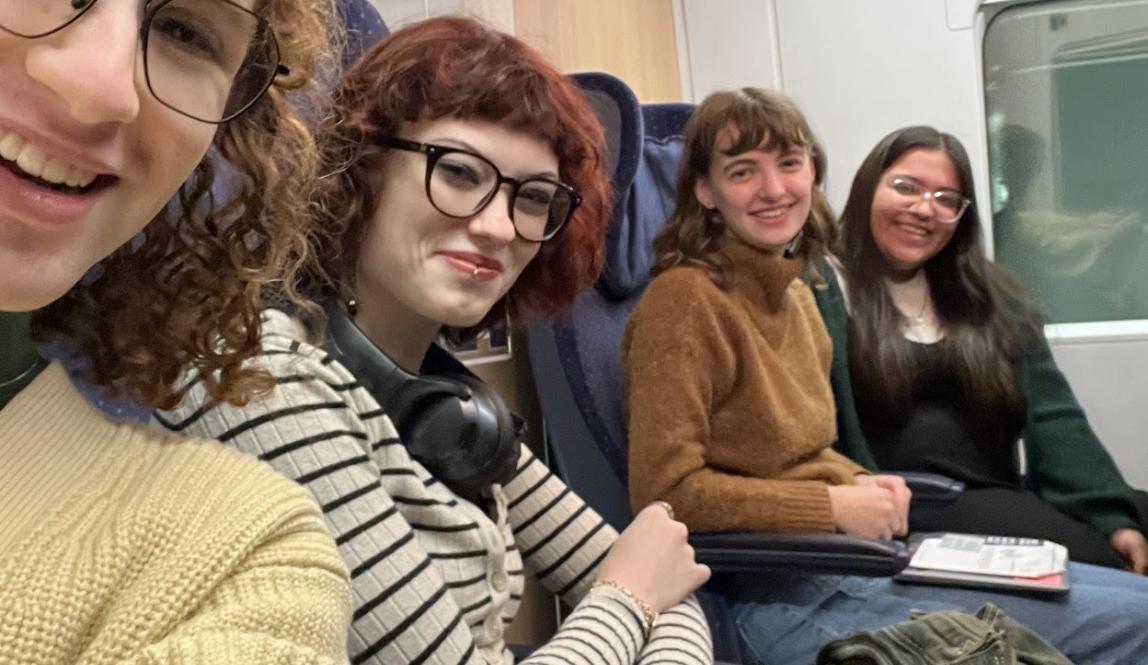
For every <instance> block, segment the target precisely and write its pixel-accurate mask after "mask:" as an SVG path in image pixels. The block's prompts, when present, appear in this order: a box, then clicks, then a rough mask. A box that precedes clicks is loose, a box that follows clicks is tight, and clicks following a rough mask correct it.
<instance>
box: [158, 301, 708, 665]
mask: <svg viewBox="0 0 1148 665" xmlns="http://www.w3.org/2000/svg"><path fill="white" fill-rule="evenodd" d="M303 339H304V335H303V334H302V330H301V328H300V327H299V326H298V324H297V323H296V322H295V321H293V320H292V319H290V318H289V317H288V316H287V315H286V314H284V313H282V312H278V311H275V310H270V311H268V312H266V313H265V315H264V337H263V346H264V349H263V351H264V352H263V355H261V356H259V358H258V359H257V362H260V363H262V364H263V366H264V367H265V368H266V369H267V370H269V371H270V372H271V374H272V375H273V376H274V377H275V380H276V385H275V387H274V389H273V390H272V391H271V393H270V394H268V395H267V396H266V397H263V398H260V399H258V400H254V401H252V402H251V403H249V404H247V405H245V406H242V407H235V406H231V405H226V404H224V405H209V404H206V402H205V400H206V392H205V391H204V390H203V387H202V385H201V384H200V383H198V382H193V383H192V385H191V387H190V388H189V389H188V391H187V393H186V395H185V397H184V399H183V400H182V402H181V403H180V404H179V405H178V406H177V407H176V408H175V409H173V410H170V411H163V412H158V413H156V414H155V415H156V420H157V421H158V422H159V423H160V424H162V425H164V426H165V427H167V428H168V429H172V430H176V431H180V432H184V433H186V434H189V435H195V436H204V437H212V438H217V439H219V440H221V441H223V442H224V443H227V444H229V445H232V446H235V447H236V448H238V449H240V450H242V451H243V452H245V453H248V454H251V455H255V456H257V457H259V458H260V459H262V460H264V461H266V462H268V463H269V464H271V466H272V467H274V468H275V469H276V470H277V471H279V472H280V473H282V474H284V475H286V476H288V477H290V478H292V479H294V480H296V481H297V482H299V483H301V484H303V485H305V486H306V487H307V488H308V489H310V490H311V492H312V494H313V495H314V496H315V498H316V500H317V501H318V502H319V505H320V506H321V508H322V510H323V514H324V516H325V517H326V520H327V523H328V525H329V526H330V529H331V532H332V534H333V535H334V537H335V540H336V542H337V544H338V546H339V551H340V553H341V554H342V556H343V559H344V561H345V562H346V563H347V568H348V569H349V571H350V574H351V578H352V589H353V593H354V596H355V598H354V600H355V613H354V618H353V621H352V625H351V629H350V632H349V635H348V649H349V652H350V655H351V662H352V663H372V664H375V663H377V664H383V663H385V664H387V665H399V664H401V663H434V664H442V665H448V664H449V665H457V664H460V663H465V664H479V663H488V664H489V663H503V664H504V663H511V662H513V661H512V658H511V656H510V653H509V651H508V650H507V649H506V648H505V642H504V640H503V632H504V630H505V627H506V626H507V625H508V624H509V623H510V622H511V620H512V619H513V618H514V616H515V613H516V612H517V611H518V607H519V602H520V600H521V594H522V589H523V584H524V578H523V574H524V569H529V570H530V571H531V573H532V574H534V575H536V576H537V577H538V578H539V580H540V582H541V583H542V584H543V586H545V587H546V588H548V589H549V590H551V591H552V592H554V593H555V594H557V595H559V596H560V597H561V598H562V600H563V601H564V602H565V603H566V604H568V605H569V606H571V607H573V608H574V609H573V611H572V612H571V614H570V615H569V617H568V618H567V619H566V621H565V622H564V623H563V625H562V627H561V628H560V629H559V630H558V632H557V634H556V635H555V636H554V637H553V638H552V639H551V640H550V641H549V642H548V643H546V644H545V645H543V646H542V647H540V648H539V649H538V650H537V651H536V652H535V653H534V654H533V655H531V656H530V657H529V658H528V659H527V660H526V661H524V663H529V664H530V665H535V664H538V665H541V664H543V663H571V664H580V663H586V664H587V665H590V664H592V665H614V664H617V665H631V664H634V663H638V664H641V665H646V664H652V663H683V664H687V665H708V664H709V663H711V662H712V660H713V658H712V655H711V654H712V649H711V644H710V636H709V632H708V630H707V628H706V624H705V620H704V618H703V616H702V613H701V610H700V608H699V607H698V605H697V603H696V601H695V600H694V599H693V598H689V599H687V601H686V602H683V603H682V604H680V605H678V606H676V607H674V608H671V609H670V610H668V611H666V612H663V613H662V614H661V616H660V617H659V619H658V621H657V623H656V624H655V627H654V630H653V631H652V634H651V635H650V638H649V640H646V639H645V638H644V636H643V634H642V623H641V620H640V618H639V616H640V615H639V610H638V608H637V607H635V606H634V605H633V604H632V602H631V601H630V600H629V599H628V598H626V597H625V596H624V595H622V594H620V593H618V592H617V591H615V590H613V589H611V588H609V587H597V588H595V589H594V590H593V591H591V590H590V584H591V582H592V581H593V580H594V577H595V571H596V569H597V567H598V564H599V563H600V562H601V561H602V559H603V558H604V557H605V555H606V553H607V551H608V550H609V548H610V546H611V544H612V543H613V542H614V540H615V538H617V533H616V532H615V531H614V530H613V529H612V528H611V527H610V526H609V525H607V524H606V523H605V522H604V521H603V520H602V518H601V517H599V516H598V515H597V513H595V512H594V511H593V510H591V509H590V508H589V507H588V506H587V505H586V504H585V503H584V502H583V501H582V500H581V499H580V498H578V497H577V496H576V495H575V494H574V493H573V492H571V490H570V489H569V488H568V487H566V485H565V484H564V483H563V482H562V481H561V480H559V479H558V478H557V477H555V476H554V475H553V474H552V473H551V472H550V470H549V469H548V468H547V467H546V466H545V465H544V464H543V463H542V462H541V461H540V460H538V459H537V458H536V457H535V456H534V455H533V454H532V453H531V452H530V451H529V450H528V449H527V448H526V447H525V446H523V447H522V453H521V456H520V459H519V463H518V469H517V472H516V474H515V476H514V478H513V480H511V481H510V482H508V483H506V485H505V486H503V487H498V486H496V487H495V488H494V492H493V494H494V502H493V503H494V505H493V506H492V507H490V509H489V513H490V514H488V512H487V511H484V510H483V509H481V508H479V507H478V506H476V505H474V504H472V503H470V502H468V501H466V500H464V499H462V498H460V497H458V496H456V495H455V494H454V493H452V492H451V491H450V490H449V489H448V488H447V487H446V486H445V485H443V484H442V483H440V482H438V481H437V480H435V478H433V477H432V476H431V475H430V474H429V473H428V472H427V471H426V469H425V468H424V467H423V466H422V465H420V464H419V463H418V462H416V461H414V460H412V459H411V458H410V457H409V456H408V455H407V452H406V449H405V448H404V447H403V445H402V442H401V441H399V439H398V437H397V434H396V431H395V429H394V427H393V426H392V424H391V421H390V419H389V418H388V417H387V415H386V414H385V413H384V412H383V411H382V409H380V407H379V404H378V402H377V401H376V400H375V399H374V398H373V397H372V396H371V395H370V394H369V393H368V392H367V391H366V390H365V389H364V388H362V387H361V386H360V385H359V383H358V382H357V381H356V380H355V377H354V376H353V375H352V374H350V372H348V370H347V369H346V368H345V367H343V366H342V365H341V364H339V363H338V362H335V361H334V360H333V359H332V358H330V357H329V356H328V355H327V354H326V353H325V352H324V351H322V350H321V349H318V348H316V347H313V346H311V345H309V344H307V343H306V342H304V341H302V340H303ZM192 381H194V379H192Z"/></svg>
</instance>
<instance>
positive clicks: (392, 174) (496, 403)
mask: <svg viewBox="0 0 1148 665" xmlns="http://www.w3.org/2000/svg"><path fill="white" fill-rule="evenodd" d="M320 139H321V141H322V146H323V148H322V149H323V151H324V152H323V155H324V157H323V159H324V165H325V168H326V172H327V173H328V174H329V175H328V176H327V177H325V178H323V179H322V180H321V181H320V182H319V183H318V187H317V191H316V192H315V194H314V197H313V213H314V214H315V219H316V221H315V225H314V230H313V239H314V250H315V255H316V259H317V261H316V263H317V264H318V267H317V268H316V269H315V271H314V274H313V275H311V282H310V286H311V288H312V289H313V290H317V291H318V296H319V300H321V301H322V302H323V304H324V308H325V312H326V319H327V321H326V324H327V325H326V331H325V337H324V340H323V342H322V343H321V344H314V345H312V344H311V343H309V342H308V338H307V335H306V329H307V328H308V325H306V324H308V323H309V324H314V319H313V318H311V319H309V320H308V319H307V318H306V317H305V318H304V321H305V323H304V322H301V321H300V320H299V319H298V318H291V317H290V316H289V315H288V314H286V313H283V312H279V311H269V312H267V313H266V315H265V317H264V338H263V339H264V356H263V357H262V358H261V360H260V362H262V363H263V364H264V366H265V367H266V368H267V369H268V370H269V371H270V372H271V374H272V375H273V376H275V377H276V386H275V387H274V388H273V390H272V391H271V392H270V394H268V395H267V396H266V397H265V398H264V399H262V400H259V401H256V402H252V403H250V404H248V405H246V406H244V407H234V406H229V405H225V404H215V403H211V402H210V401H209V400H208V398H207V394H206V392H205V391H204V390H203V389H202V388H201V382H199V381H198V380H196V379H194V378H193V379H192V380H191V381H190V382H189V387H188V389H187V391H186V397H185V399H184V400H183V402H182V403H181V404H180V405H179V406H178V407H177V408H176V409H175V410H173V411H169V412H165V413H162V414H160V418H161V421H162V422H164V423H165V424H167V425H168V426H169V427H171V428H173V429H178V430H181V431H184V432H196V433H198V434H208V435H212V436H216V437H218V438H220V439H221V440H223V441H226V442H229V443H231V444H232V445H235V446H237V447H238V448H240V449H242V450H244V451H245V452H248V453H250V454H253V455H257V456H259V457H260V458H261V459H264V460H266V461H268V462H270V463H271V464H272V465H273V466H274V467H275V468H277V469H278V470H279V471H280V472H282V473H284V474H285V475H288V476H290V477H292V478H294V479H296V480H297V481H298V482H300V483H302V484H304V485H306V486H307V487H308V488H309V489H310V490H311V491H312V492H313V493H314V494H315V496H316V498H317V499H318V501H319V503H320V505H321V506H322V508H323V511H324V514H325V516H326V518H327V521H328V524H329V526H330V527H331V530H332V532H333V534H334V536H335V539H336V542H337V543H338V544H339V547H340V551H341V553H342V554H343V557H344V559H345V561H346V562H347V564H348V567H349V569H350V572H351V576H352V586H353V589H354V593H355V602H356V611H355V615H354V621H353V623H352V627H351V633H350V640H349V647H350V651H351V654H352V661H353V662H356V663H363V662H375V663H388V664H394V663H410V662H420V663H421V662H433V663H495V662H497V663H504V662H512V656H511V655H510V652H509V650H508V649H507V648H506V645H505V643H504V640H503V631H504V628H505V626H506V625H507V624H509V622H510V621H511V619H512V618H513V617H514V615H515V613H516V612H517V610H518V605H519V602H520V600H521V594H522V589H523V583H524V579H523V577H524V568H529V569H530V570H531V572H532V573H534V574H535V575H536V576H537V577H538V578H539V580H540V581H541V582H542V584H543V585H544V586H546V587H547V588H549V589H550V590H552V591H553V592H555V593H557V594H558V595H560V596H561V597H562V599H563V600H564V601H565V602H566V603H567V604H568V605H569V606H571V607H572V608H574V609H573V611H572V612H571V614H570V616H569V617H568V619H567V620H566V622H565V623H564V625H563V626H562V628H561V629H560V630H559V631H558V635H556V636H555V637H554V639H552V640H551V641H550V642H549V643H548V644H546V645H544V646H543V647H541V648H540V649H539V650H537V651H536V652H535V653H534V655H533V656H531V657H530V658H528V660H527V662H535V659H537V662H550V661H551V660H557V661H561V662H586V663H596V664H598V663H602V664H610V663H618V664H630V663H645V662H651V661H652V660H654V659H656V660H657V661H658V662H683V663H705V662H710V661H711V660H712V657H711V655H710V643H709V635H708V632H707V629H706V626H705V622H704V619H703V617H702V615H701V612H700V610H699V608H698V606H697V604H696V602H695V601H694V600H693V599H692V598H691V597H690V593H691V592H692V591H693V590H694V589H696V588H697V587H698V586H699V585H701V584H702V583H703V582H705V580H706V579H707V577H708V576H709V570H708V569H707V568H706V567H705V566H701V565H698V564H696V563H695V562H694V559H693V551H692V550H691V549H690V547H689V545H688V544H687V542H686V528H685V526H684V525H682V524H681V523H680V522H676V521H674V519H673V514H672V513H673V511H672V509H671V508H670V507H669V505H668V504H665V503H657V504H654V505H651V506H650V507H648V508H647V509H645V510H643V511H642V512H640V513H639V515H638V516H637V518H636V519H635V520H634V523H633V524H632V525H631V526H630V527H629V528H628V529H626V530H625V531H624V532H623V533H622V534H621V535H620V536H619V535H618V534H616V533H615V532H614V531H613V530H612V529H611V528H610V527H609V526H608V525H606V524H605V522H603V520H602V519H601V518H600V517H599V516H598V515H596V514H594V512H593V511H592V510H590V509H589V508H588V507H587V506H586V504H584V503H583V502H582V500H581V499H579V498H578V497H577V496H575V495H573V494H572V493H571V491H570V490H569V489H568V488H567V487H566V486H565V485H564V484H563V483H562V482H561V481H560V480H558V479H557V478H555V477H554V476H553V475H552V474H551V473H550V472H549V470H548V469H547V468H546V467H545V465H544V464H543V463H542V462H541V461H539V460H538V459H537V458H536V457H535V456H534V455H533V454H532V453H531V452H530V451H529V450H528V449H527V448H526V447H525V446H523V445H522V443H521V434H522V431H521V425H520V422H521V421H518V420H517V418H516V417H514V416H513V415H512V414H510V413H509V412H508V411H507V410H506V408H505V406H504V405H503V404H502V403H501V400H499V399H498V397H497V395H495V394H494V393H493V392H492V391H490V390H489V389H488V388H486V387H485V386H484V385H483V384H482V383H481V381H479V380H478V379H477V378H475V377H474V376H473V375H470V374H469V373H468V372H467V371H466V369H465V368H464V367H462V366H461V364H459V363H458V362H457V361H456V360H455V359H454V358H453V356H451V355H450V353H449V352H447V351H446V350H445V348H444V347H443V346H440V344H439V342H443V343H447V344H449V343H456V342H460V341H467V340H470V339H473V338H474V336H475V335H476V334H477V333H478V331H479V330H481V329H482V328H484V327H486V326H487V325H488V324H490V323H492V322H495V321H499V320H503V319H504V318H505V317H506V316H509V318H510V319H511V320H512V321H517V320H519V319H521V318H522V317H525V316H540V315H548V314H553V313H557V312H559V311H561V310H562V309H564V308H565V307H567V306H568V305H570V304H571V302H572V301H573V299H574V297H575V296H576V294H577V293H578V292H579V291H580V290H582V289H584V288H587V287H589V286H590V285H591V284H592V282H593V280H594V279H595V278H596V277H597V274H598V271H599V270H600V268H601V265H602V245H603V236H604V233H605V227H606V222H607V217H608V210H609V207H610V194H609V185H608V179H607V175H606V173H605V167H604V164H603V142H604V141H603V137H602V130H601V128H600V126H599V125H598V123H597V121H596V119H595V117H594V115H593V112H592V110H591V109H590V107H589V105H588V104H587V102H586V101H585V99H584V98H583V97H582V95H581V94H580V92H579V91H578V90H577V88H576V87H575V86H574V85H573V84H572V83H571V82H570V81H569V80H568V79H567V78H566V77H564V76H562V75H561V74H559V73H558V72H557V71H555V70H554V68H553V67H552V66H551V65H549V64H548V63H546V61H545V60H543V59H542V57H541V56H540V55H538V54H537V53H536V52H534V51H533V50H531V49H530V48H528V47H526V46H525V45H524V44H523V43H522V42H520V41H519V40H517V39H515V38H513V37H509V36H506V35H503V34H500V33H498V32H495V31H493V30H491V29H489V28H486V27H484V26H482V25H480V24H478V23H475V22H474V21H471V20H467V19H459V18H440V19H434V20H430V21H426V22H423V23H420V24H417V25H414V26H411V27H409V28H407V29H405V30H402V31H400V32H397V33H395V34H394V35H392V36H391V37H390V38H388V39H387V40H385V41H384V42H383V43H382V44H381V45H379V46H378V47H376V48H375V49H374V50H373V51H371V52H369V53H368V54H367V55H366V56H364V58H363V59H362V60H361V61H360V62H359V63H358V64H357V65H356V66H355V67H354V68H353V69H352V70H351V71H350V72H349V73H348V74H347V76H346V78H345V79H344V80H343V82H342V83H341V85H340V87H339V88H338V90H337V91H336V94H335V97H334V109H333V112H332V113H331V114H330V117H329V118H328V120H327V121H326V122H325V123H324V126H323V127H322V128H321V130H320ZM297 314H299V313H297ZM311 328H312V329H316V328H317V327H316V326H313V325H312V326H311Z"/></svg>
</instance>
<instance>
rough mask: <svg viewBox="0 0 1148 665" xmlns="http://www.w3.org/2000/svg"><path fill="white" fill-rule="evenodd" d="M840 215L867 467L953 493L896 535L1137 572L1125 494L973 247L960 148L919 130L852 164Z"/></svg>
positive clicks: (1028, 316) (1137, 521) (1026, 309)
mask: <svg viewBox="0 0 1148 665" xmlns="http://www.w3.org/2000/svg"><path fill="white" fill-rule="evenodd" d="M841 219H842V235H841V241H840V245H839V252H838V254H837V256H838V258H839V260H840V267H841V273H842V276H843V282H844V290H845V294H846V296H847V298H846V301H847V302H848V306H849V330H850V336H849V341H848V345H849V358H850V363H849V365H850V374H851V377H852V382H853V393H854V395H855V396H856V404H857V413H858V415H859V417H860V424H861V426H862V430H863V432H864V434H865V441H866V443H867V444H868V452H871V453H872V461H873V462H875V464H876V466H877V468H881V469H885V470H918V471H934V472H938V473H942V474H945V475H948V476H952V477H954V478H957V479H960V480H963V481H964V482H965V483H966V484H967V485H968V489H967V490H966V492H965V493H964V495H963V496H962V497H961V498H960V499H958V500H957V501H956V502H955V503H953V504H951V505H922V506H919V507H917V508H916V509H915V510H914V512H913V514H912V518H911V526H912V527H913V528H914V529H915V530H923V531H958V532H960V531H965V532H975V533H986V534H996V535H1007V536H1024V537H1034V538H1047V539H1051V540H1055V541H1058V542H1061V543H1063V544H1065V545H1066V546H1067V547H1068V549H1069V553H1070V555H1071V557H1072V559H1073V560H1075V561H1083V562H1086V563H1095V564H1101V565H1107V566H1112V567H1128V568H1131V569H1132V570H1134V571H1136V572H1138V573H1145V572H1148V544H1146V543H1145V539H1144V535H1143V533H1144V522H1143V518H1142V516H1141V515H1140V514H1139V513H1138V511H1137V507H1136V505H1135V503H1134V493H1133V492H1132V491H1131V490H1130V489H1129V488H1128V486H1127V485H1126V484H1125V482H1124V479H1123V478H1122V477H1121V475H1120V472H1119V471H1118V470H1117V469H1116V466H1115V464H1114V463H1113V461H1112V458H1111V457H1110V456H1109V455H1108V453H1107V452H1106V451H1105V450H1104V447H1103V445H1102V444H1101V443H1100V441H1099V440H1098V439H1097V438H1096V435H1095V434H1094V433H1093V431H1092V429H1091V427H1089V425H1088V421H1087V419H1086V418H1085V416H1084V413H1083V411H1082V410H1081V408H1080V406H1079V404H1078V403H1077V402H1076V399H1075V397H1074V396H1073V394H1072V389H1071V388H1070V387H1069V385H1068V382H1067V381H1066V380H1065V378H1064V376H1063V375H1062V374H1061V373H1060V371H1059V370H1058V369H1057V367H1056V363H1055V361H1054V360H1053V357H1052V353H1051V351H1050V350H1049V347H1048V343H1047V341H1046V340H1045V339H1044V335H1043V333H1042V330H1041V320H1040V317H1039V315H1038V313H1037V312H1036V310H1035V307H1034V306H1033V305H1032V303H1031V302H1030V301H1029V299H1028V298H1027V297H1026V295H1025V294H1024V293H1023V292H1022V290H1021V288H1020V287H1019V285H1018V284H1017V283H1016V282H1015V281H1014V280H1013V278H1012V277H1011V276H1010V275H1008V274H1007V273H1006V272H1005V271H1004V270H1002V269H1000V268H998V267H996V266H995V265H994V264H993V263H992V262H990V261H989V260H988V259H987V258H986V257H985V255H984V253H983V251H982V250H981V245H980V241H981V223H980V219H979V217H978V209H977V200H976V192H975V188H974V187H973V182H972V168H971V167H970V165H969V158H968V155H967V154H966V153H965V150H964V147H963V146H962V145H961V143H960V141H958V140H957V139H956V137H954V136H952V135H949V134H944V133H942V132H938V131H937V130H935V129H933V128H931V127H908V128H904V129H901V130H898V131H896V132H893V133H892V134H890V135H888V136H887V137H885V138H884V139H883V140H882V141H881V142H880V143H879V144H878V145H877V146H876V147H875V148H874V149H873V151H872V152H871V153H870V154H869V156H868V157H867V158H866V159H865V161H864V162H862V164H861V167H860V168H859V169H858V171H857V175H856V177H855V178H854V181H853V187H852V190H851V191H850V194H849V199H848V202H847V203H846V205H845V210H844V212H843V214H842V218H841ZM840 315H841V313H826V316H827V317H839V316H840ZM1018 439H1019V440H1020V441H1023V451H1024V460H1025V462H1026V468H1025V474H1024V476H1023V477H1022V475H1021V470H1020V467H1019V463H1018V455H1017V451H1018V448H1017V442H1018ZM856 454H857V455H858V456H860V455H865V454H866V451H858V452H856Z"/></svg>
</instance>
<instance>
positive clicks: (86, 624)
mask: <svg viewBox="0 0 1148 665" xmlns="http://www.w3.org/2000/svg"><path fill="white" fill-rule="evenodd" d="M350 605H351V603H350V594H349V591H348V583H347V573H346V571H345V569H344V567H343V564H342V562H341V560H340V559H339V556H338V554H337V553H336V551H335V547H334V544H333V543H332V542H331V539H330V536H329V535H328V534H327V532H326V529H325V528H324V526H323V522H322V519H321V517H320V515H319V511H318V509H317V507H316V506H315V505H314V504H313V503H312V501H311V500H310V499H309V497H308V496H307V492H306V491H305V490H303V489H302V488H300V487H297V486H295V485H294V484H293V483H291V482H290V481H288V480H286V479H282V478H280V477H278V476H276V475H275V474H273V473H272V472H271V471H270V470H269V469H267V468H265V467H264V466H263V465H261V464H259V463H258V462H256V461H254V460H251V459H248V458H245V457H244V456H242V455H240V454H238V453H236V452H235V451H232V450H228V449H226V448H224V447H222V446H220V445H218V444H215V443H209V442H205V441H195V440H187V439H181V438H180V437H176V436H174V435H168V434H165V433H161V432H158V431H153V430H151V429H147V428H145V427H142V426H137V425H128V424H117V423H113V422H111V421H109V420H107V419H105V418H104V417H103V416H102V415H100V414H99V413H98V412H96V411H95V410H94V409H92V408H91V407H90V406H89V405H88V404H87V403H86V402H85V401H84V400H83V398H82V397H81V396H80V395H79V394H78V393H77V392H76V391H75V389H74V388H73V387H72V385H71V383H70V382H69V380H68V378H67V376H66V375H65V372H64V370H63V369H62V368H61V367H60V366H58V365H52V366H50V367H48V368H47V369H46V370H44V372H43V373H42V374H41V375H40V376H39V377H38V378H37V379H36V380H35V381H34V382H33V383H32V385H30V386H29V387H28V388H27V389H25V390H24V391H23V392H22V393H20V394H19V395H18V396H16V398H15V399H13V400H12V402H10V403H9V404H8V405H7V406H6V407H4V409H3V410H2V411H0V664H5V665H6V664H8V663H14V664H15V663H20V664H24V663H29V664H33V663H45V664H48V663H51V664H53V665H59V664H61V663H334V662H342V661H345V660H346V655H345V654H346V647H345V636H346V626H347V623H348V621H349V618H350V616H349V615H350V611H351V610H350Z"/></svg>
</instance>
